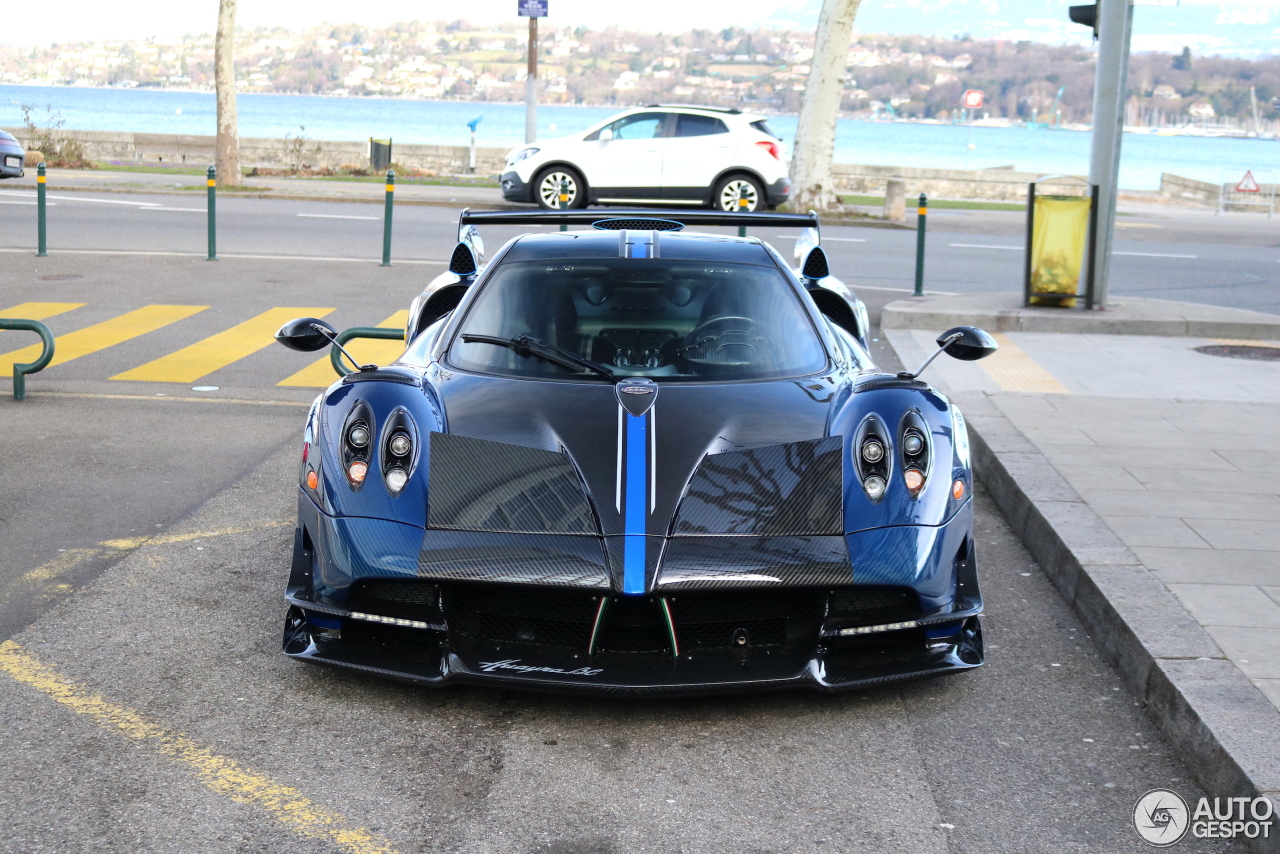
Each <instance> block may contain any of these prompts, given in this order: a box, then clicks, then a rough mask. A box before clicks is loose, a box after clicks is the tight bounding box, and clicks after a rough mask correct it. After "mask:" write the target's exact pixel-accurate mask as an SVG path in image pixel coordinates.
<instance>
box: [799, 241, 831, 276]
mask: <svg viewBox="0 0 1280 854" xmlns="http://www.w3.org/2000/svg"><path fill="white" fill-rule="evenodd" d="M800 275H802V276H804V277H805V278H806V279H825V278H826V277H827V276H830V275H831V268H830V267H829V266H828V265H827V253H826V252H824V251H823V250H822V247H821V246H815V247H813V248H812V249H810V250H809V254H808V255H806V256H805V258H804V266H803V267H801V268H800Z"/></svg>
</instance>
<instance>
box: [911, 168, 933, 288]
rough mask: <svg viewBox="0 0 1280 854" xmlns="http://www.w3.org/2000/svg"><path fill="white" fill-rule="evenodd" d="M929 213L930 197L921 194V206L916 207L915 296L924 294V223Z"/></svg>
mask: <svg viewBox="0 0 1280 854" xmlns="http://www.w3.org/2000/svg"><path fill="white" fill-rule="evenodd" d="M928 213H929V198H928V196H926V195H925V194H924V193H921V194H920V206H919V207H918V208H916V289H915V290H914V291H913V292H912V294H911V295H912V296H914V297H922V296H924V225H925V218H926V215H927V214H928Z"/></svg>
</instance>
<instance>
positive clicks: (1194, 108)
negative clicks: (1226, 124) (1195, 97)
mask: <svg viewBox="0 0 1280 854" xmlns="http://www.w3.org/2000/svg"><path fill="white" fill-rule="evenodd" d="M1187 114H1188V115H1190V116H1191V118H1193V119H1211V118H1213V117H1214V116H1216V115H1217V113H1215V112H1214V111H1213V104H1210V103H1209V102H1208V101H1196V102H1195V103H1194V104H1192V105H1191V106H1190V107H1187Z"/></svg>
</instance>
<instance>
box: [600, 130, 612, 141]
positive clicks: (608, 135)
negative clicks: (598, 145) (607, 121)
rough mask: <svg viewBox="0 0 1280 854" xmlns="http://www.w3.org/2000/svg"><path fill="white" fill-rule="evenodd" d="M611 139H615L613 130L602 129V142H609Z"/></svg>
mask: <svg viewBox="0 0 1280 854" xmlns="http://www.w3.org/2000/svg"><path fill="white" fill-rule="evenodd" d="M611 139H613V131H612V130H611V129H610V128H605V129H604V130H602V131H600V141H601V142H608V141H609V140H611Z"/></svg>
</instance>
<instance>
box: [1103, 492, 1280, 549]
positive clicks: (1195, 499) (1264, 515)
mask: <svg viewBox="0 0 1280 854" xmlns="http://www.w3.org/2000/svg"><path fill="white" fill-rule="evenodd" d="M1080 495H1081V497H1082V498H1084V500H1085V501H1087V502H1089V505H1090V506H1091V507H1093V509H1094V510H1095V511H1096V512H1097V513H1098V514H1099V515H1100V516H1103V517H1111V516H1152V517H1174V518H1185V519H1241V520H1255V521H1264V522H1280V496H1276V495H1231V494H1226V495H1224V494H1221V493H1219V494H1209V495H1206V494H1204V493H1187V492H1185V491H1182V490H1179V491H1176V492H1174V491H1170V490H1157V489H1148V490H1146V491H1143V492H1136V491H1134V490H1130V489H1087V490H1082V491H1081V493H1080ZM1170 545H1172V544H1170Z"/></svg>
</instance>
